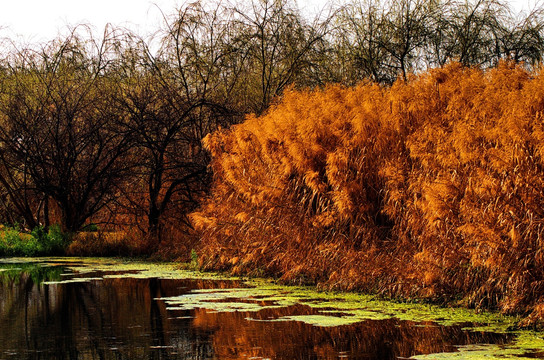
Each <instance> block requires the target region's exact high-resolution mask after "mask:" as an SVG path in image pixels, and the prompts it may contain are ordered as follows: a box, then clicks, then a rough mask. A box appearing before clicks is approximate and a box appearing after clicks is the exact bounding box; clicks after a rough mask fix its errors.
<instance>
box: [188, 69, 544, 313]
mask: <svg viewBox="0 0 544 360" xmlns="http://www.w3.org/2000/svg"><path fill="white" fill-rule="evenodd" d="M543 113H544V75H541V74H539V73H534V74H530V73H528V72H526V71H525V70H523V68H521V67H520V66H514V65H511V64H509V63H501V64H500V65H499V66H498V67H497V68H496V69H493V70H490V71H488V72H483V71H481V70H478V69H467V68H463V67H461V66H460V65H459V64H455V63H454V64H451V65H449V66H447V67H445V68H443V69H437V70H432V71H430V72H428V73H426V74H423V75H421V76H418V77H414V78H412V79H411V80H410V81H407V82H400V81H399V82H397V83H395V84H394V85H393V86H392V87H391V88H384V87H380V86H378V85H375V84H370V83H368V84H361V85H359V86H358V87H355V88H342V87H337V86H330V87H327V88H326V89H324V90H321V91H289V92H287V93H286V94H285V95H284V96H283V98H282V100H281V101H280V102H279V103H278V104H276V105H275V106H274V107H272V108H271V109H270V110H269V111H268V113H267V114H265V115H263V116H261V117H259V118H256V117H249V118H248V119H247V120H246V121H245V122H244V123H243V124H240V125H238V126H236V127H234V128H232V129H229V130H222V131H219V132H217V133H215V134H213V135H211V136H208V137H207V138H206V139H205V146H206V147H207V148H208V150H209V151H210V152H211V154H212V157H213V159H212V167H213V170H214V173H215V179H216V180H215V184H214V188H213V192H212V194H211V195H210V198H209V200H208V201H207V202H206V203H205V204H204V205H203V206H202V207H201V209H200V210H199V212H197V213H194V214H193V215H192V220H193V223H194V225H195V226H196V227H197V228H199V229H200V230H201V231H202V233H203V240H202V245H201V246H202V249H200V250H199V255H201V256H200V259H201V262H202V265H204V267H206V268H215V269H229V270H231V271H233V272H234V273H259V274H263V273H264V274H273V275H279V276H281V277H282V278H283V279H284V280H289V281H298V282H318V283H320V284H322V285H324V286H327V287H334V288H343V289H358V290H365V291H374V292H380V293H382V294H387V295H395V296H404V297H406V296H408V297H412V296H418V297H427V298H430V299H452V298H455V297H458V296H459V295H461V296H462V297H463V298H464V300H465V302H466V304H467V305H470V306H475V307H498V308H499V309H500V310H502V311H504V312H522V313H526V314H530V316H529V317H528V318H527V319H529V320H539V319H542V315H543V314H544V311H542V310H539V309H543V308H544V305H541V304H544V266H543V265H544V255H543V252H542V248H543V244H542V240H541V239H542V236H543V234H542V232H543V231H544V228H543V226H542V225H543V221H542V219H543V216H544V210H543V209H544V122H543V115H542V114H543Z"/></svg>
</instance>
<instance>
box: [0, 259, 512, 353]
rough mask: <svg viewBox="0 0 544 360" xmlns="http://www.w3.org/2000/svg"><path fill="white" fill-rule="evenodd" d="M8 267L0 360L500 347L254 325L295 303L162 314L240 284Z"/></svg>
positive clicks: (390, 324)
mask: <svg viewBox="0 0 544 360" xmlns="http://www.w3.org/2000/svg"><path fill="white" fill-rule="evenodd" d="M10 266H11V267H12V268H11V269H8V270H6V267H2V268H1V271H0V279H1V281H0V359H249V358H253V359H264V358H269V359H338V358H346V359H396V358H399V357H410V356H412V355H415V354H422V353H433V352H442V351H453V350H454V349H455V348H454V345H462V344H469V343H497V342H498V343H500V342H504V341H505V340H506V339H505V338H504V336H503V335H498V334H488V333H474V332H466V331H463V330H462V329H461V327H441V326H434V325H433V324H430V323H429V324H421V323H413V322H406V321H398V320H395V319H391V320H380V321H365V322H361V323H357V324H354V325H350V326H341V327H330V328H326V327H316V326H312V325H309V324H304V323H301V322H295V321H285V322H269V321H262V320H267V319H277V318H279V317H282V316H288V315H304V314H313V313H315V312H316V310H314V309H312V308H310V307H309V306H306V305H300V304H299V305H294V306H289V307H286V308H280V309H264V310H261V311H259V312H258V313H247V312H211V311H209V310H206V309H195V310H177V311H170V310H166V304H165V302H164V301H161V300H156V299H158V298H161V297H169V296H176V295H180V294H184V293H188V292H190V291H191V290H193V289H202V288H217V287H239V286H241V284H237V283H235V282H226V281H223V282H214V281H204V280H202V281H195V280H184V281H179V280H161V279H156V278H152V279H135V278H104V279H102V280H92V281H87V282H74V283H62V284H51V285H46V284H43V283H42V281H44V280H45V281H47V280H60V279H65V278H67V277H66V276H63V275H61V274H62V273H63V269H62V268H61V267H48V268H47V267H46V268H43V267H34V269H32V268H26V269H23V268H21V267H17V266H16V265H10ZM17 269H20V270H17ZM16 275H17V276H16ZM85 276H88V274H86V275H85ZM249 318H251V320H249Z"/></svg>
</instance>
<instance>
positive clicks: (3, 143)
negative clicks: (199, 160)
mask: <svg viewBox="0 0 544 360" xmlns="http://www.w3.org/2000/svg"><path fill="white" fill-rule="evenodd" d="M114 43H115V39H114V38H111V37H110V38H108V37H106V39H105V40H104V41H101V42H97V41H94V40H92V38H91V39H86V40H82V38H81V37H80V36H78V35H77V33H76V32H75V31H74V32H73V33H72V34H71V35H70V36H68V37H67V38H66V39H64V40H62V41H55V42H51V43H49V44H48V45H46V46H44V47H43V48H41V49H40V50H33V49H23V50H17V51H16V52H14V54H13V56H12V58H10V59H9V60H10V61H9V63H8V64H7V74H6V77H5V79H4V82H3V86H2V94H1V95H2V102H1V105H0V117H1V121H2V123H3V125H4V126H2V127H1V128H0V147H1V149H2V150H3V151H4V152H5V153H9V154H10V157H11V159H12V163H15V164H19V168H18V169H16V170H17V171H19V172H20V173H22V174H24V176H27V177H28V179H29V181H31V183H32V187H33V189H34V190H35V191H36V192H37V193H39V194H41V196H43V197H46V198H50V199H52V200H53V201H54V202H55V204H56V206H57V207H58V209H59V210H60V211H59V212H60V219H59V220H60V222H61V225H62V227H63V229H64V230H66V231H69V232H74V231H77V230H79V229H80V228H81V227H82V226H83V225H84V224H85V222H86V221H87V220H88V219H89V218H91V217H92V216H93V215H95V214H96V213H97V212H99V211H100V210H101V209H102V208H103V207H104V206H106V205H107V204H108V203H109V202H110V201H111V200H112V199H113V198H115V196H116V195H117V194H118V190H117V186H118V184H119V182H120V181H121V180H122V178H123V177H124V176H125V175H126V173H127V171H128V170H129V167H130V166H129V163H127V162H126V161H125V160H124V159H123V158H124V156H125V155H126V154H127V152H128V151H129V150H130V148H131V136H130V134H129V133H128V132H126V131H123V130H122V127H121V126H120V124H121V120H122V118H121V116H120V113H119V112H118V111H117V109H116V108H114V107H113V106H112V102H111V101H110V98H111V93H109V91H110V90H111V89H113V87H112V84H111V81H110V80H109V77H108V76H107V72H108V67H109V65H110V63H111V62H110V60H109V59H108V52H109V51H110V50H111V48H110V47H111V46H113V45H114ZM4 185H5V184H4Z"/></svg>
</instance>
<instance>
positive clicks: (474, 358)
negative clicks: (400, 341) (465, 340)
mask: <svg viewBox="0 0 544 360" xmlns="http://www.w3.org/2000/svg"><path fill="white" fill-rule="evenodd" d="M515 334H516V338H515V339H514V341H513V342H512V343H510V344H504V345H495V344H476V345H463V346H458V347H457V352H445V353H438V354H427V355H417V356H413V357H411V359H419V360H450V359H451V360H454V359H467V360H489V359H534V358H535V356H532V355H531V354H534V353H539V352H541V351H542V350H543V349H544V338H543V336H544V334H542V333H538V332H533V331H519V332H516V333H515Z"/></svg>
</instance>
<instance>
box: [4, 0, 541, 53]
mask: <svg viewBox="0 0 544 360" xmlns="http://www.w3.org/2000/svg"><path fill="white" fill-rule="evenodd" d="M190 1H193V0H190ZM195 1H196V0H195ZM184 2H185V0H0V4H1V6H0V38H5V37H8V38H10V39H12V40H16V41H17V42H19V41H20V42H23V43H40V42H45V41H48V40H51V39H53V38H55V37H56V36H57V35H58V34H59V33H61V34H63V33H65V32H66V31H67V29H68V28H69V27H70V26H74V25H77V24H89V25H91V26H92V27H93V33H94V34H97V35H99V34H101V33H102V32H103V30H104V27H105V25H106V24H107V23H111V24H113V25H116V26H125V27H128V28H130V29H132V30H135V31H137V32H138V33H139V34H140V35H147V34H149V33H150V32H152V31H155V30H157V29H158V28H159V25H160V23H161V19H162V15H161V12H160V11H159V9H161V10H162V11H163V12H164V13H165V14H171V13H173V10H174V9H175V8H176V7H178V6H179V5H181V4H183V3H184ZM325 2H326V0H298V3H299V5H300V6H301V7H302V8H305V9H306V10H307V11H315V9H320V8H321V7H322V6H323V4H325ZM336 2H340V3H342V2H343V1H342V0H336ZM510 3H511V4H512V7H513V8H514V9H516V10H522V9H529V8H530V7H532V6H531V5H532V4H534V3H535V0H511V1H510Z"/></svg>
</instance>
